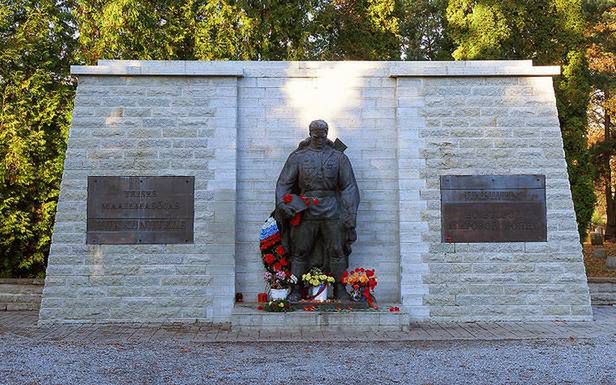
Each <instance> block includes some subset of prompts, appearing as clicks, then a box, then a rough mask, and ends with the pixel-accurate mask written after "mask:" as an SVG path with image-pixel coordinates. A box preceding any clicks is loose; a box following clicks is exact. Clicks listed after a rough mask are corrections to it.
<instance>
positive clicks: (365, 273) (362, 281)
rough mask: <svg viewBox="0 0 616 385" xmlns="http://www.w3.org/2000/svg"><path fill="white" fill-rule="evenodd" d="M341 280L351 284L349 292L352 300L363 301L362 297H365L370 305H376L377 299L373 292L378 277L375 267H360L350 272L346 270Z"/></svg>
mask: <svg viewBox="0 0 616 385" xmlns="http://www.w3.org/2000/svg"><path fill="white" fill-rule="evenodd" d="M341 282H342V283H343V284H345V285H348V286H350V288H351V292H350V293H349V294H350V296H351V299H352V300H354V301H361V300H362V298H365V299H366V301H367V302H368V306H370V307H375V305H374V303H375V299H374V295H373V294H372V293H373V291H374V288H375V287H376V285H377V279H376V274H375V272H374V269H372V270H368V269H364V268H363V267H358V268H357V269H355V270H351V271H350V272H348V271H345V272H344V273H343V274H342V280H341Z"/></svg>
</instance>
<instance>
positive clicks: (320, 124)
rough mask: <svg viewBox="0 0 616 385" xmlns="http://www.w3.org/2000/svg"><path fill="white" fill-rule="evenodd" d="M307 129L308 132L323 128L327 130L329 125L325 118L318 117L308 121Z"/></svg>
mask: <svg viewBox="0 0 616 385" xmlns="http://www.w3.org/2000/svg"><path fill="white" fill-rule="evenodd" d="M308 130H309V131H310V132H312V131H313V130H325V132H327V131H328V130H329V126H328V125H327V122H326V121H325V120H323V119H318V120H313V121H312V122H310V125H309V126H308Z"/></svg>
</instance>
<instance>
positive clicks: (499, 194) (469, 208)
mask: <svg viewBox="0 0 616 385" xmlns="http://www.w3.org/2000/svg"><path fill="white" fill-rule="evenodd" d="M441 218H442V227H441V236H442V241H443V242H469V243H470V242H545V241H546V240H547V222H546V205H545V176H544V175H446V176H441Z"/></svg>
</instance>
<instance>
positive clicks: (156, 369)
mask: <svg viewBox="0 0 616 385" xmlns="http://www.w3.org/2000/svg"><path fill="white" fill-rule="evenodd" d="M210 383H216V384H251V385H255V384H268V385H275V384H294V385H295V384H336V385H343V384H372V385H374V384H430V385H437V384H447V385H449V384H542V385H543V384H616V337H613V338H610V339H606V338H596V339H584V340H575V339H569V340H540V341H536V340H535V341H495V342H488V341H457V342H438V341H435V342H400V343H398V342H370V343H365V342H361V343H360V342H349V343H340V342H335V343H334V342H332V343H314V344H308V343H297V344H294V343H274V342H270V343H231V344H211V343H208V344H195V343H192V344H180V343H178V342H172V341H169V342H164V343H156V344H155V343H140V344H135V345H120V344H106V345H98V346H91V345H86V344H67V343H65V342H33V341H31V340H29V339H27V338H22V337H16V336H10V335H4V336H1V337H0V384H2V385H13V384H15V385H47V384H50V385H51V384H52V385H68V384H71V385H72V384H75V385H90V384H92V385H111V384H113V385H116V384H117V385H120V384H122V385H125V384H156V385H158V384H161V385H162V384H165V385H166V384H177V385H180V384H182V385H183V384H210Z"/></svg>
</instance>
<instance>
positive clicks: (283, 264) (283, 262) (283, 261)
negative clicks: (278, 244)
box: [278, 258, 289, 266]
mask: <svg viewBox="0 0 616 385" xmlns="http://www.w3.org/2000/svg"><path fill="white" fill-rule="evenodd" d="M278 262H279V263H280V265H281V266H286V265H288V264H289V262H287V259H286V258H280V261H278Z"/></svg>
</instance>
